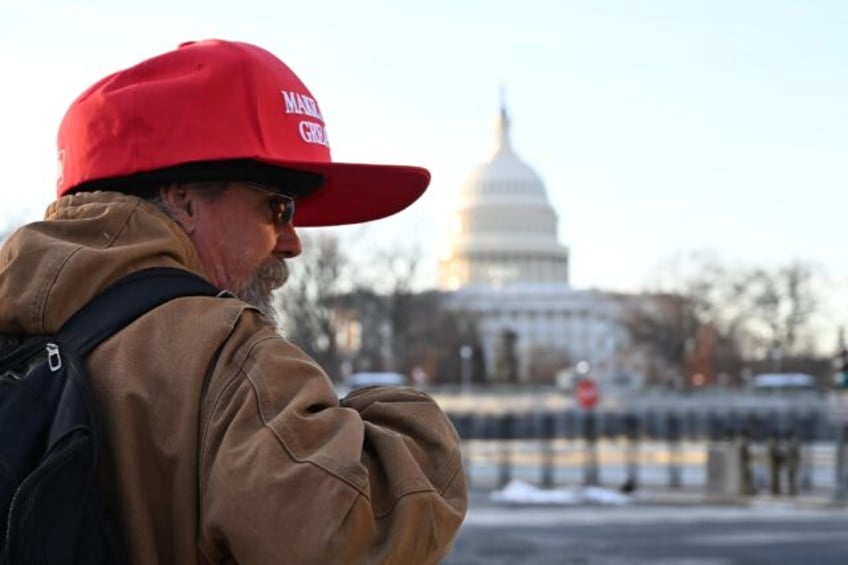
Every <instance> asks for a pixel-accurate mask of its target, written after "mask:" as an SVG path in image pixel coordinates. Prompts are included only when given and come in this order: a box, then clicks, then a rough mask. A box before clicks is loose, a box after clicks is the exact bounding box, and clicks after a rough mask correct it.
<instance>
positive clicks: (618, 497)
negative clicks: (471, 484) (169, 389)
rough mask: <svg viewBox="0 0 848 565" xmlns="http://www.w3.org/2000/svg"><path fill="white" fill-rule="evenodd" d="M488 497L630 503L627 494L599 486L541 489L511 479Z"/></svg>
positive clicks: (528, 501)
mask: <svg viewBox="0 0 848 565" xmlns="http://www.w3.org/2000/svg"><path fill="white" fill-rule="evenodd" d="M489 498H490V499H491V500H492V501H494V502H511V503H520V504H562V505H578V504H597V505H604V506H623V505H626V504H630V502H631V499H630V497H629V496H627V495H625V494H622V493H620V492H617V491H614V490H609V489H605V488H600V487H575V488H567V489H566V488H561V489H541V488H539V487H536V486H534V485H531V484H530V483H527V482H524V481H517V480H515V481H511V482H510V483H509V484H507V485H506V486H505V487H504V488H503V489H501V490H496V491H493V492H492V493H490V494H489Z"/></svg>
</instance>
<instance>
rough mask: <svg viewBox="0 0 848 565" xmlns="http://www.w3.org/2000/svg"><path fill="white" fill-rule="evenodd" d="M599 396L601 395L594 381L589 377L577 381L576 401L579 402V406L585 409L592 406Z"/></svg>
mask: <svg viewBox="0 0 848 565" xmlns="http://www.w3.org/2000/svg"><path fill="white" fill-rule="evenodd" d="M600 398H601V395H600V393H599V392H598V386H597V385H596V384H595V381H592V380H589V379H581V380H579V381H577V402H579V403H580V406H582V407H583V408H586V409H589V408H594V406H595V405H596V404H597V403H598V400H600Z"/></svg>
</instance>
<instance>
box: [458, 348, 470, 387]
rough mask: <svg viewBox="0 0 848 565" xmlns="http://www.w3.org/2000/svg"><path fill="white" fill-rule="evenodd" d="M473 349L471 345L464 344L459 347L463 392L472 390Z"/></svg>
mask: <svg viewBox="0 0 848 565" xmlns="http://www.w3.org/2000/svg"><path fill="white" fill-rule="evenodd" d="M472 353H473V350H472V349H471V346H470V345H463V346H462V347H460V348H459V358H460V367H459V369H460V377H461V383H462V394H468V393H469V392H471V354H472Z"/></svg>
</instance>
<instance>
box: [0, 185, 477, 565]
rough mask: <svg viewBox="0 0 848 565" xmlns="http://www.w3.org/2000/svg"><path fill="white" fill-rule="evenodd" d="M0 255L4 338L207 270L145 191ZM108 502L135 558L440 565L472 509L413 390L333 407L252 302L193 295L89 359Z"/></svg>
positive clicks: (442, 432)
mask: <svg viewBox="0 0 848 565" xmlns="http://www.w3.org/2000/svg"><path fill="white" fill-rule="evenodd" d="M46 220H47V221H44V222H37V223H34V224H30V225H29V226H26V227H24V228H21V229H20V230H18V231H17V232H16V233H15V234H14V235H13V236H12V237H11V238H10V239H9V241H8V242H7V243H6V245H5V246H4V247H3V249H2V252H0V334H21V333H25V334H40V333H51V332H55V331H56V330H57V329H58V328H59V327H60V326H61V324H62V323H63V322H64V321H65V320H66V319H67V318H68V317H69V316H70V315H71V314H72V313H73V312H74V311H76V310H77V309H78V308H79V307H80V306H82V305H83V304H84V303H85V302H86V301H88V300H89V299H90V298H92V297H93V296H94V295H95V294H96V293H98V292H99V291H100V290H102V289H103V288H104V287H106V286H108V285H109V284H110V283H112V282H114V281H116V280H118V279H119V278H121V277H122V276H124V275H126V274H128V273H130V272H133V271H136V270H139V269H143V268H146V267H151V266H176V267H182V268H185V269H188V270H191V271H194V272H196V273H199V274H201V275H203V268H202V266H201V265H200V262H199V259H198V257H197V255H196V253H195V251H194V248H193V246H192V244H191V242H190V240H189V239H188V238H187V237H186V236H185V235H184V234H183V233H182V232H181V230H180V229H179V228H178V226H177V225H176V224H175V223H173V222H172V221H171V220H170V219H168V218H167V217H166V216H165V215H164V214H162V213H161V212H159V211H158V210H156V209H155V208H154V207H153V206H151V205H149V204H148V203H146V202H144V201H142V200H140V199H137V198H135V197H131V196H126V195H120V194H116V193H108V192H99V193H87V194H79V195H75V196H68V197H65V198H62V199H61V200H59V201H58V202H56V203H54V204H52V205H51V206H50V208H49V209H48V211H47V217H46ZM90 371H91V374H92V380H93V388H94V390H95V393H96V397H97V401H98V404H99V407H100V411H101V417H102V421H103V425H104V429H105V436H106V446H105V448H104V451H105V452H104V453H103V456H102V459H101V463H100V471H101V477H102V481H103V484H104V488H105V492H106V497H107V499H108V500H109V501H110V507H111V510H112V512H113V513H114V515H115V517H116V520H117V522H118V524H119V525H120V527H121V531H122V534H123V538H124V542H125V545H126V547H127V549H128V552H129V553H130V554H131V557H132V562H133V563H136V564H153V563H163V564H164V563H178V564H191V563H241V564H253V563H257V564H258V563H322V564H324V563H401V564H403V565H413V564H422V563H434V562H437V561H439V560H440V559H441V558H442V557H443V556H444V555H445V554H446V553H447V551H448V550H449V549H450V545H451V543H452V540H453V538H454V536H455V535H456V532H457V530H458V528H459V526H460V523H461V521H462V519H463V516H464V513H465V508H466V485H465V478H464V472H463V469H462V463H461V457H460V450H459V444H458V438H457V435H456V433H455V431H454V429H453V427H452V426H451V425H450V422H449V421H448V420H447V419H446V417H445V415H444V414H443V413H442V411H441V410H440V409H439V407H438V406H437V405H436V404H435V403H434V402H433V400H432V399H431V398H430V397H428V396H426V395H425V394H423V393H419V392H416V391H414V390H412V389H405V388H403V389H391V388H380V389H366V390H364V391H362V392H360V393H358V394H353V395H350V396H348V397H347V398H345V399H343V400H341V401H339V400H338V399H337V396H336V394H335V392H334V389H333V388H332V386H331V383H330V381H329V379H328V378H327V376H326V375H325V374H324V372H323V371H322V370H321V369H320V368H319V367H318V366H317V365H316V364H315V363H314V362H313V361H312V360H311V359H310V358H308V357H307V356H306V355H305V354H303V353H302V352H301V351H300V350H299V349H298V348H297V347H295V346H294V345H292V344H291V343H289V342H287V341H286V340H285V339H284V338H283V337H281V336H280V335H279V334H278V333H277V332H276V331H275V329H274V327H273V326H272V325H271V324H270V323H269V322H268V321H266V320H265V319H264V318H263V317H262V316H261V315H260V314H259V313H258V312H257V311H256V310H255V309H253V308H252V307H250V306H248V305H246V304H244V303H243V302H240V301H239V300H237V299H233V298H209V297H185V298H179V299H176V300H174V301H172V302H170V303H167V304H165V305H164V306H161V307H159V308H158V309H156V310H154V311H153V312H151V313H148V314H146V315H144V316H142V317H141V318H139V319H138V320H136V321H135V322H133V323H132V324H131V325H130V326H128V327H127V328H126V329H125V330H123V331H121V332H119V333H118V334H116V335H115V336H113V337H112V338H110V339H108V340H107V341H106V342H105V343H104V344H102V345H101V346H100V347H99V348H98V349H96V350H95V352H94V353H93V354H92V355H91V357H90Z"/></svg>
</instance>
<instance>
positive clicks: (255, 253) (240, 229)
mask: <svg viewBox="0 0 848 565" xmlns="http://www.w3.org/2000/svg"><path fill="white" fill-rule="evenodd" d="M199 190H202V189H196V190H195V194H194V197H188V200H187V202H189V204H190V206H191V208H190V214H191V216H192V218H191V219H192V222H191V224H192V226H191V229H187V230H186V231H187V232H188V234H189V237H191V239H192V240H193V241H194V244H195V247H196V248H197V252H198V254H199V255H200V260H201V262H202V263H203V266H204V267H205V269H206V273H207V275H208V276H209V278H210V280H211V281H212V282H213V283H214V284H215V285H216V286H218V287H219V288H222V289H226V290H230V291H232V292H233V294H235V295H236V296H238V297H239V298H241V299H242V300H244V301H245V302H248V303H250V304H253V305H254V306H257V307H258V308H260V309H261V310H262V311H263V313H265V314H266V316H268V317H269V319H272V320H273V319H274V313H273V307H272V300H271V298H272V296H271V293H272V291H273V290H274V289H276V288H279V287H280V286H282V285H283V283H285V281H286V278H287V277H288V269H287V267H286V263H285V260H286V259H288V258H291V257H296V256H297V255H299V254H300V252H301V244H300V238H299V237H298V235H297V232H296V231H295V229H294V227H293V226H292V225H291V222H290V221H286V220H287V218H286V217H285V216H286V214H285V212H286V206H292V203H291V202H290V201H289V202H287V201H286V199H284V198H282V197H281V196H279V195H278V194H276V193H274V192H270V191H268V190H263V189H262V188H259V187H258V186H257V185H253V184H249V183H235V182H234V183H230V184H229V185H228V187H227V188H226V189H225V190H224V191H223V192H222V193H221V194H220V195H218V196H217V197H214V198H208V197H207V198H204V197H203V196H202V195H197V194H196V192H197V191H199ZM288 220H290V218H288ZM183 225H184V226H185V225H186V224H185V223H184V222H183Z"/></svg>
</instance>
